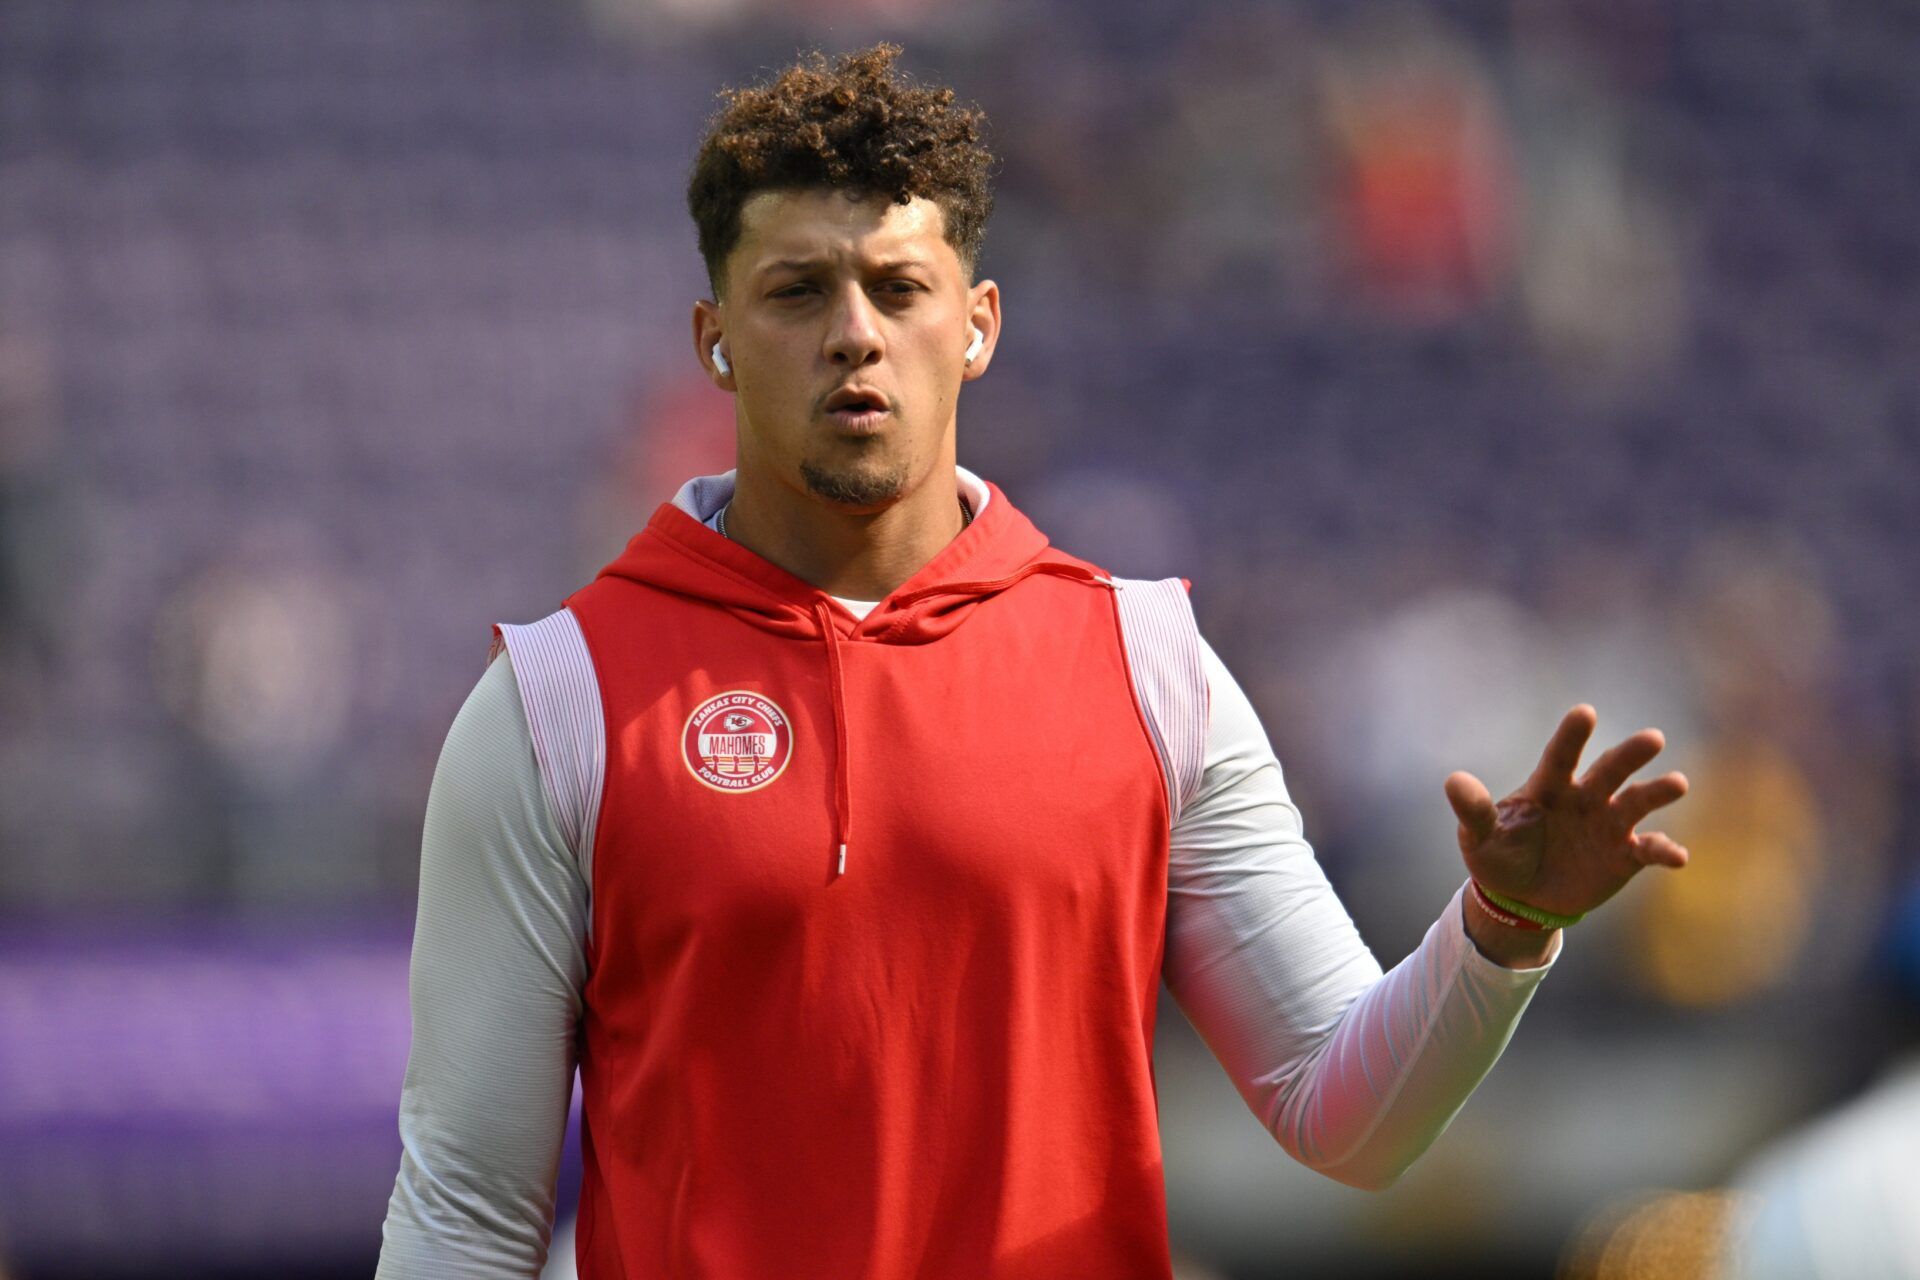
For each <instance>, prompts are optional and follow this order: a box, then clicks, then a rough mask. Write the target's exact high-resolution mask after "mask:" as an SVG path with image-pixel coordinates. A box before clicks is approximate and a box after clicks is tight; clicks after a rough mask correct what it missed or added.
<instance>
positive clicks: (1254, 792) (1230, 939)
mask: <svg viewBox="0 0 1920 1280" xmlns="http://www.w3.org/2000/svg"><path fill="white" fill-rule="evenodd" d="M1202 643H1203V649H1202V658H1203V662H1204V665H1205V667H1206V670H1207V675H1208V684H1209V689H1210V695H1211V696H1210V703H1211V717H1212V718H1211V722H1210V724H1209V726H1208V731H1207V750H1206V766H1205V771H1204V773H1203V775H1202V779H1201V784H1200V787H1199V789H1198V791H1197V793H1196V794H1195V796H1194V798H1193V800H1192V801H1191V802H1190V803H1189V804H1188V805H1187V806H1186V808H1185V809H1184V810H1183V811H1182V813H1181V815H1180V819H1179V821H1178V822H1177V823H1176V824H1175V827H1174V830H1173V833H1172V838H1171V850H1170V854H1169V865H1168V878H1167V945H1166V958H1165V963H1164V975H1165V978H1166V982H1167V987H1168V990H1169V991H1171V992H1172V994H1173V996H1174V998H1175V1000H1176V1001H1177V1002H1178V1003H1179V1004H1180V1007H1181V1009H1182V1011H1183V1012H1185V1013H1186V1015H1187V1017H1188V1019H1189V1020H1190V1021H1191V1022H1192V1023H1193V1025H1194V1028H1195V1030H1196V1031H1198V1032H1199V1033H1200V1035H1201V1038H1202V1039H1203V1040H1205V1041H1206V1043H1207V1045H1208V1047H1209V1048H1210V1049H1211V1050H1212V1052H1213V1054H1214V1056H1215V1057H1217V1058H1218V1059H1219V1060H1220V1063H1221V1065H1222V1066H1223V1067H1224V1068H1225V1069H1226V1071H1227V1074H1228V1075H1229V1076H1230V1077H1231V1078H1232V1079H1233V1082H1234V1085H1235V1087H1236V1088H1237V1089H1239V1091H1240V1093H1241V1095H1242V1097H1244V1098H1245V1099H1246V1101H1247V1104H1248V1105H1249V1106H1250V1107H1251V1108H1253V1110H1254V1111H1255V1113H1256V1114H1258V1115H1261V1116H1262V1118H1263V1120H1265V1121H1267V1123H1268V1127H1269V1128H1271V1127H1272V1122H1273V1120H1274V1118H1275V1117H1274V1114H1273V1111H1274V1109H1275V1107H1276V1105H1277V1097H1278V1094H1279V1091H1280V1086H1281V1085H1282V1084H1283V1083H1284V1082H1285V1081H1286V1079H1287V1078H1288V1077H1289V1076H1291V1075H1292V1074H1293V1073H1294V1072H1295V1071H1297V1070H1298V1069H1299V1068H1300V1067H1301V1066H1302V1065H1303V1064H1304V1063H1305V1062H1306V1061H1307V1060H1308V1059H1309V1058H1310V1057H1311V1055H1312V1054H1313V1053H1314V1052H1315V1051H1316V1049H1317V1048H1318V1047H1319V1046H1320V1045H1322V1044H1323V1043H1324V1042H1325V1040H1326V1039H1327V1037H1328V1035H1329V1034H1330V1033H1331V1032H1332V1030H1333V1028H1334V1027H1335V1026H1336V1025H1337V1024H1338V1023H1339V1021H1340V1019H1341V1016H1342V1015H1343V1014H1344V1013H1345V1011H1346V1009H1347V1007H1348V1006H1349V1005H1350V1004H1352V1002H1353V1001H1354V1000H1355V999H1356V998H1357V997H1358V996H1359V995H1360V993H1361V992H1363V991H1365V990H1366V989H1367V987H1369V986H1370V985H1371V984H1372V983H1374V982H1375V981H1377V980H1378V979H1379V977H1380V975H1381V969H1380V965H1379V962H1378V961H1377V960H1376V959H1375V958H1374V955H1373V953H1372V952H1371V951H1370V950H1368V948H1367V946H1366V944H1365V943H1364V942H1363V941H1362V940H1361V938H1360V935H1359V931H1358V930H1357V929H1355V927H1354V924H1353V921H1352V918H1351V917H1350V916H1349V915H1348V914H1347V911H1346V908H1345V907H1344V906H1343V905H1342V904H1341V902H1340V900H1339V897H1338V896H1337V895H1336V894H1335V893H1334V890H1333V886H1332V885H1331V884H1330V883H1329V882H1328V881H1327V877H1326V874H1325V873H1324V872H1323V871H1322V870H1321V867H1320V864H1319V861H1318V860H1317V859H1316V858H1315V857H1314V854H1313V848H1312V846H1311V845H1310V844H1309V843H1308V842H1307V839H1306V834H1305V830H1304V827H1303V824H1302V821H1301V817H1300V811H1299V809H1298V808H1296V807H1295V806H1294V804H1293V802H1292V799H1291V798H1290V797H1289V796H1288V794H1287V789H1286V783H1285V781H1284V779H1283V777H1282V774H1281V770H1280V763H1279V761H1278V760H1277V759H1276V758H1275V757H1274V754H1273V749H1272V747H1271V746H1270V745H1269V743H1268V741H1267V737H1266V734H1265V732H1264V730H1262V728H1261V727H1260V723H1259V718H1258V716H1257V714H1256V713H1255V711H1254V709H1253V706H1252V704H1251V703H1250V702H1249V701H1248V699H1247V696H1246V694H1245V693H1244V692H1243V691H1242V690H1241V688H1240V687H1239V685H1238V684H1237V683H1236V682H1235V681H1234V679H1233V677H1232V676H1231V675H1230V674H1229V673H1228V672H1227V670H1226V668H1225V667H1224V665H1223V664H1222V663H1221V662H1220V659H1219V657H1218V656H1217V655H1216V654H1214V652H1213V650H1212V649H1211V648H1210V647H1205V645H1204V641H1203V642H1202Z"/></svg>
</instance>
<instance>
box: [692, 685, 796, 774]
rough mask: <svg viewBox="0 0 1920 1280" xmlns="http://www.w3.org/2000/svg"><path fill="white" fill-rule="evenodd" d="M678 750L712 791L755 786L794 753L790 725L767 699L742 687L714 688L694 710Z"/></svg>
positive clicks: (782, 767)
mask: <svg viewBox="0 0 1920 1280" xmlns="http://www.w3.org/2000/svg"><path fill="white" fill-rule="evenodd" d="M680 755H681V758H682V759H683V760H685V761H686V762H687V770H688V772H690V773H692V774H693V776H694V777H696V778H698V779H700V781H702V782H704V783H706V784H707V785H708V786H710V787H712V788H713V789H714V790H716V791H753V790H756V789H758V788H760V787H764V786H766V785H767V784H768V783H769V782H772V781H773V780H774V779H775V778H777V777H779V776H780V771H781V770H782V769H785V768H786V767H787V761H788V760H789V759H790V758H791V757H792V756H793V726H792V725H790V724H788V723H787V713H786V712H784V711H782V710H781V709H780V708H779V707H778V706H777V705H776V704H775V703H774V701H773V699H771V698H765V697H762V696H761V695H759V694H757V693H748V692H746V691H745V690H742V689H733V690H730V691H728V692H726V693H716V694H714V695H713V696H712V697H711V698H708V699H707V700H706V701H705V702H703V703H701V704H700V705H699V706H697V707H695V708H694V709H693V714H692V715H690V716H688V717H687V723H686V727H685V728H684V729H682V730H681V732H680Z"/></svg>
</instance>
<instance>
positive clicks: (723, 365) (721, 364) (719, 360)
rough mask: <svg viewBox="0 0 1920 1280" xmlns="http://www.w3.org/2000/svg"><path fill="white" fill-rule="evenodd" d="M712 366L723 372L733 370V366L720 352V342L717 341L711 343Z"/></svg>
mask: <svg viewBox="0 0 1920 1280" xmlns="http://www.w3.org/2000/svg"><path fill="white" fill-rule="evenodd" d="M713 367H714V368H716V369H718V370H719V371H720V372H721V373H723V374H726V373H732V372H733V366H732V365H730V364H728V363H727V358H726V357H725V356H723V355H721V354H720V344H719V343H717V342H716V343H714V344H713Z"/></svg>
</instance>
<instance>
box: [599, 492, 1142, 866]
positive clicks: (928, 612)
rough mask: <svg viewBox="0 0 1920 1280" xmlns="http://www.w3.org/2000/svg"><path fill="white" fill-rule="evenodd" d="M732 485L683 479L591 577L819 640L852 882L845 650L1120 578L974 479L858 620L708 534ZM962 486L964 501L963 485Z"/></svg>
mask: <svg viewBox="0 0 1920 1280" xmlns="http://www.w3.org/2000/svg"><path fill="white" fill-rule="evenodd" d="M955 470H956V472H958V470H959V468H958V467H956V468H955ZM733 476H734V473H733V472H731V471H727V472H722V473H721V474H719V475H714V476H696V477H694V478H693V479H691V480H689V481H687V483H686V484H685V485H683V486H681V489H680V492H679V493H678V494H677V495H676V496H675V498H674V500H673V501H672V502H663V503H661V504H660V506H659V507H658V508H657V509H656V510H655V511H654V513H653V518H652V519H651V520H649V521H647V527H646V528H644V529H642V530H641V531H640V532H639V533H637V534H635V535H634V536H633V539H632V541H630V542H628V543H627V549H626V550H625V551H623V552H621V553H620V555H619V556H618V557H616V558H615V559H614V561H613V563H611V564H609V565H608V566H607V567H606V568H604V569H602V570H601V571H600V572H599V574H598V575H596V578H595V580H596V581H597V580H598V579H599V578H602V577H617V578H627V579H630V580H632V581H634V582H644V583H646V584H648V585H649V586H653V587H657V588H659V589H661V590H663V591H672V592H676V593H678V594H680V595H683V596H691V597H693V598H695V599H698V600H706V601H710V602H711V603H712V604H714V605H715V606H717V607H719V608H722V609H725V610H727V611H728V612H729V613H731V614H733V616H734V617H736V618H739V619H740V620H741V621H742V622H745V623H747V624H748V625H749V626H753V627H758V628H759V629H760V630H762V631H765V632H768V633H770V634H772V635H776V636H784V637H786V638H788V639H792V640H800V641H807V640H812V641H817V642H819V644H820V651H821V656H822V657H823V659H824V660H825V662H826V666H827V683H828V688H829V690H830V691H831V696H832V702H833V728H834V745H833V779H834V787H833V839H834V844H835V846H836V848H837V852H838V859H837V863H836V867H837V873H838V874H842V875H844V874H845V873H846V870H847V848H848V846H849V845H850V844H851V843H852V842H853V818H854V813H855V808H854V803H853V751H852V747H851V745H850V744H849V741H848V722H849V716H848V714H847V690H846V678H845V673H844V670H843V665H842V662H841V659H840V646H841V645H843V644H855V643H861V642H876V643H880V644H928V643H931V642H933V641H936V640H939V639H940V638H941V637H942V636H946V635H951V634H952V633H953V632H954V631H955V630H956V629H957V628H958V627H959V626H960V625H961V624H962V623H964V622H965V621H966V620H967V618H968V617H970V616H971V615H972V613H973V611H974V610H975V609H977V608H979V607H980V606H981V605H982V604H984V603H986V602H987V601H988V600H990V599H992V598H993V597H994V596H996V595H998V594H1000V593H1001V592H1002V591H1005V590H1006V589H1007V588H1009V587H1011V586H1013V585H1014V584H1015V583H1016V582H1019V581H1020V580H1021V579H1023V578H1027V577H1030V576H1032V575H1033V574H1036V573H1049V574H1057V575H1059V576H1061V577H1066V578H1074V579H1076V580H1079V581H1081V582H1085V583H1087V584H1088V585H1090V586H1096V587H1098V586H1104V587H1105V588H1107V589H1108V590H1111V589H1113V579H1112V578H1111V577H1109V576H1108V575H1107V574H1105V573H1103V572H1101V571H1100V570H1099V569H1098V568H1097V567H1095V566H1094V565H1091V564H1089V563H1088V562H1086V561H1084V560H1081V559H1078V558H1076V557H1074V556H1070V555H1066V554H1065V553H1063V552H1058V551H1054V550H1052V549H1050V548H1049V546H1048V544H1047V538H1046V535H1045V534H1043V533H1041V532H1040V531H1039V530H1038V529H1036V528H1034V526H1033V522H1032V521H1030V520H1028V519H1027V518H1026V516H1024V515H1022V514H1021V513H1020V512H1019V510H1017V509H1016V508H1015V507H1014V505H1013V504H1012V503H1011V502H1008V501H1007V496H1006V494H1004V493H1002V492H1001V491H1000V488H999V486H997V485H995V484H994V483H993V482H992V481H985V482H981V481H979V477H977V476H974V475H973V474H972V473H971V472H969V473H967V476H966V479H967V480H968V481H969V482H972V483H971V484H970V485H969V487H971V488H974V490H975V496H976V497H977V496H978V495H979V492H980V489H979V487H978V486H979V485H980V484H981V483H984V485H985V493H986V501H985V502H983V503H981V504H980V505H979V507H978V510H977V513H976V514H975V516H974V518H973V520H972V522H971V523H969V524H968V525H967V526H966V527H965V528H964V529H962V530H961V531H960V533H959V534H958V536H956V537H955V538H954V539H953V541H951V542H949V543H948V544H947V545H946V546H944V547H942V548H941V549H940V551H939V553H938V554H936V555H935V556H934V557H933V559H931V560H929V561H927V563H926V564H924V565H922V566H921V567H920V570H919V571H918V572H917V573H915V574H914V575H913V576H912V577H910V578H908V579H907V580H906V581H905V582H903V583H901V584H900V585H899V586H898V587H895V588H894V589H893V590H892V591H891V592H889V593H888V594H887V596H886V598H885V599H883V600H881V601H880V602H879V603H878V604H876V605H875V606H874V607H873V610H872V612H870V613H868V614H867V616H866V617H865V618H864V619H862V618H856V617H854V615H853V614H852V612H851V611H849V610H848V609H847V607H846V606H845V605H843V604H841V603H839V602H838V601H837V600H835V599H834V598H833V597H832V596H830V595H828V594H827V593H826V592H825V591H822V590H821V589H820V588H818V587H816V586H814V585H813V584H812V583H810V582H806V581H804V580H803V579H800V578H798V577H795V576H794V575H793V574H791V573H788V572H787V571H786V570H785V569H782V568H781V567H780V566H779V565H776V564H774V563H772V562H771V561H769V560H763V559H762V558H761V557H759V556H758V555H756V554H754V553H753V552H752V551H749V550H747V548H745V547H743V546H741V545H740V544H739V543H737V542H735V541H733V540H732V539H731V538H728V537H726V536H724V535H723V534H721V533H719V532H718V531H716V530H714V529H710V528H708V527H707V525H706V523H705V521H707V520H708V519H711V518H712V516H713V513H714V512H715V511H717V510H719V509H720V507H721V505H722V504H724V503H725V502H727V500H728V499H730V498H732V497H733ZM954 479H955V482H956V488H955V500H956V501H957V500H958V497H959V490H958V482H959V480H960V476H959V475H958V474H956V475H955V477H954Z"/></svg>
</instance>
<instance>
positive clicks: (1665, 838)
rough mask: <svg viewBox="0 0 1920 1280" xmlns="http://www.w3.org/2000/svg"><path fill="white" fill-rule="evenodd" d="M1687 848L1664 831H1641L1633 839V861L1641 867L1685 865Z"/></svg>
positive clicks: (1675, 867)
mask: <svg viewBox="0 0 1920 1280" xmlns="http://www.w3.org/2000/svg"><path fill="white" fill-rule="evenodd" d="M1688 857H1689V855H1688V853H1687V847H1686V846H1685V845H1683V844H1681V843H1679V842H1678V841H1676V840H1675V839H1674V838H1673V837H1672V836H1670V835H1668V834H1667V833H1666V832H1664V831H1643V832H1641V833H1640V834H1639V835H1637V836H1635V837H1634V838H1633V859H1634V861H1635V862H1638V863H1639V864H1640V865H1641V866H1643V867H1672V868H1674V869H1675V870H1678V869H1679V868H1681V867H1684V866H1686V865H1687V858H1688Z"/></svg>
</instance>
